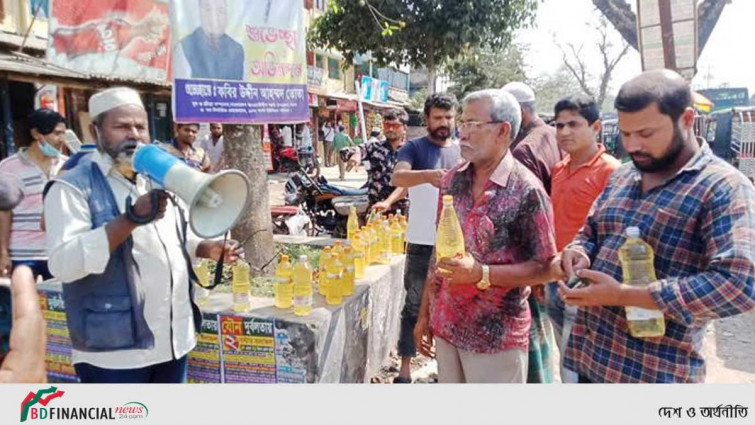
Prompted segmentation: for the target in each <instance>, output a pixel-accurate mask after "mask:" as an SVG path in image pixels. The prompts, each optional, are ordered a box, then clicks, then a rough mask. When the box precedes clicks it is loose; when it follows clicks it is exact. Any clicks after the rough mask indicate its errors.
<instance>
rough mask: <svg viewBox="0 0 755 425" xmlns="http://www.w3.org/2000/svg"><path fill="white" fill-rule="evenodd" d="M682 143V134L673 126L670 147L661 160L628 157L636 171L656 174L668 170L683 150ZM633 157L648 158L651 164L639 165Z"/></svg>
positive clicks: (647, 156)
mask: <svg viewBox="0 0 755 425" xmlns="http://www.w3.org/2000/svg"><path fill="white" fill-rule="evenodd" d="M684 142H685V140H684V136H682V132H681V131H680V130H679V127H677V126H674V134H673V136H672V139H671V146H669V148H668V150H667V151H666V153H665V154H664V155H663V156H662V157H661V158H658V159H655V158H652V157H651V156H649V155H646V154H635V155H630V157H631V158H632V163H633V164H634V166H635V167H637V169H638V170H640V171H642V172H643V173H657V172H659V171H664V170H666V169H667V168H669V167H670V166H671V165H672V164H673V163H674V162H675V161H676V159H677V158H678V157H679V155H680V154H681V152H682V150H683V149H684ZM635 156H641V157H644V158H649V159H650V160H651V162H650V163H649V164H647V165H640V164H638V163H637V161H636V160H635Z"/></svg>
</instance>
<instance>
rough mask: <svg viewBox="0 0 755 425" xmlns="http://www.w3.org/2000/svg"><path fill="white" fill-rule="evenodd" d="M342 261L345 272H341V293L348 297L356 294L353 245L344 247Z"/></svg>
mask: <svg viewBox="0 0 755 425" xmlns="http://www.w3.org/2000/svg"><path fill="white" fill-rule="evenodd" d="M341 262H342V263H343V273H342V274H341V295H343V296H344V297H348V296H349V295H352V294H354V283H355V282H354V280H355V276H356V272H355V266H354V262H355V258H354V250H353V249H352V248H351V246H346V247H344V249H343V255H342V259H341Z"/></svg>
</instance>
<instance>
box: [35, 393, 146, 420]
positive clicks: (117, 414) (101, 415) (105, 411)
mask: <svg viewBox="0 0 755 425" xmlns="http://www.w3.org/2000/svg"><path fill="white" fill-rule="evenodd" d="M64 394H65V392H64V391H60V390H58V388H57V387H50V388H47V389H41V390H38V391H37V392H31V391H29V394H27V395H26V397H25V398H24V401H22V402H21V422H26V421H27V420H37V419H41V420H45V419H50V420H123V419H126V420H128V419H146V418H147V416H148V415H149V409H148V408H147V406H145V405H144V404H142V403H139V402H138V401H130V402H128V403H125V404H123V405H122V406H116V407H112V406H86V407H79V406H76V407H67V406H66V407H53V406H49V404H50V403H51V402H52V401H53V400H55V399H58V398H61V397H63V395H64Z"/></svg>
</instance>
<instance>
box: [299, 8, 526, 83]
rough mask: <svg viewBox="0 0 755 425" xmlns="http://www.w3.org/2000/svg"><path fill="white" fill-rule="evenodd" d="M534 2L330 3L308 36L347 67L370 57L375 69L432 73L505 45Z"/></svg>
mask: <svg viewBox="0 0 755 425" xmlns="http://www.w3.org/2000/svg"><path fill="white" fill-rule="evenodd" d="M537 3H538V2H537V0H330V2H329V6H330V7H329V9H328V11H327V12H326V13H325V14H323V15H322V16H320V17H319V18H317V19H316V20H315V22H314V23H313V25H312V28H311V29H310V32H309V36H308V39H309V42H310V44H311V45H313V46H317V47H321V48H326V49H328V48H332V49H335V50H337V51H339V52H340V53H341V54H343V57H344V59H345V61H346V63H347V64H349V65H351V64H352V63H353V60H354V57H355V56H356V55H360V54H365V53H367V52H370V53H371V55H372V58H373V59H374V60H375V61H376V62H377V63H378V65H380V66H385V65H390V64H395V65H411V66H414V67H423V66H424V67H427V69H428V71H429V73H430V76H431V77H430V81H431V82H432V83H434V79H435V78H434V77H435V72H436V70H437V69H438V68H439V67H441V66H443V65H444V64H446V63H447V62H448V61H449V60H451V59H455V58H457V57H459V56H460V55H461V54H462V53H464V52H469V51H472V50H474V49H475V48H477V47H481V46H487V47H491V48H493V49H500V48H502V47H505V46H507V45H508V44H509V43H510V41H511V37H512V35H513V33H514V31H515V30H516V29H518V28H521V27H523V26H526V25H529V24H531V23H532V21H533V19H534V17H535V12H536V9H537Z"/></svg>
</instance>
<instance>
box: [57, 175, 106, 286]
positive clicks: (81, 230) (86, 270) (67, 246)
mask: <svg viewBox="0 0 755 425" xmlns="http://www.w3.org/2000/svg"><path fill="white" fill-rule="evenodd" d="M44 214H45V225H46V229H47V230H46V233H47V248H48V251H49V253H50V256H49V259H48V267H49V268H50V273H52V274H53V275H54V276H55V277H56V278H58V279H59V280H60V281H62V282H64V283H66V282H72V281H74V280H78V279H81V278H84V277H86V276H88V275H90V274H99V273H102V272H104V271H105V268H106V267H107V264H108V261H110V244H109V242H108V238H107V232H106V231H105V226H102V227H99V228H97V229H92V221H91V214H90V212H89V205H88V203H87V201H86V199H84V196H83V194H82V193H81V192H80V191H79V190H78V189H76V188H74V187H73V186H69V185H68V184H66V183H61V182H58V183H56V184H53V185H52V187H51V188H50V191H49V192H48V193H47V196H46V197H45V203H44Z"/></svg>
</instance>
